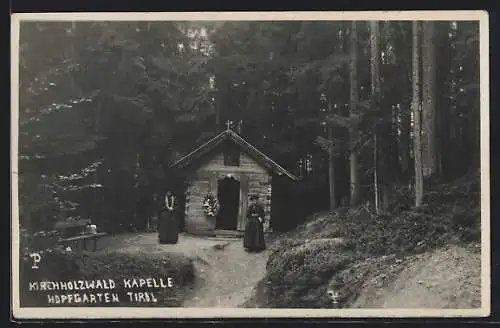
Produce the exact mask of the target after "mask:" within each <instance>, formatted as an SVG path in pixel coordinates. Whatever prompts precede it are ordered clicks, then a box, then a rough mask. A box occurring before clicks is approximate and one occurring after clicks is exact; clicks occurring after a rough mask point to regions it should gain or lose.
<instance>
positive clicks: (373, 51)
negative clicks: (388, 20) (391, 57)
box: [370, 21, 386, 213]
mask: <svg viewBox="0 0 500 328" xmlns="http://www.w3.org/2000/svg"><path fill="white" fill-rule="evenodd" d="M379 35H380V33H379V22H378V21H370V58H371V59H370V68H371V69H370V71H371V94H372V104H373V106H374V107H375V109H376V110H379V109H380V99H381V94H380V92H381V90H380V65H379V64H380V63H379V61H380V56H379ZM378 131H379V124H378V122H375V127H374V129H373V140H374V142H373V147H374V148H373V154H374V156H373V161H374V165H373V166H374V174H373V186H374V191H375V192H374V193H375V210H376V212H377V213H379V211H380V207H381V204H380V191H381V188H380V182H381V181H380V172H379V165H378V161H379V160H380V158H379V157H380V156H379V148H380V146H381V145H380V144H381V142H380V141H381V140H383V138H380V136H379V135H378ZM384 198H386V197H384ZM382 206H384V205H382Z"/></svg>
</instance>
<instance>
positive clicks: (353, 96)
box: [349, 21, 359, 205]
mask: <svg viewBox="0 0 500 328" xmlns="http://www.w3.org/2000/svg"><path fill="white" fill-rule="evenodd" d="M351 27H352V29H351V33H350V36H351V38H350V39H351V40H350V41H351V42H350V46H351V47H350V57H351V60H350V62H349V81H350V97H349V116H350V117H353V115H354V114H355V113H354V112H355V111H356V107H357V106H358V102H359V94H358V76H357V58H358V56H357V47H358V36H357V30H356V21H353V22H352V26H351ZM357 139H358V127H357V126H356V125H355V124H351V126H350V127H349V143H350V147H349V167H350V186H351V188H350V189H351V190H350V203H351V205H355V204H357V203H358V199H359V174H358V154H357V150H356V148H355V144H356V141H357Z"/></svg>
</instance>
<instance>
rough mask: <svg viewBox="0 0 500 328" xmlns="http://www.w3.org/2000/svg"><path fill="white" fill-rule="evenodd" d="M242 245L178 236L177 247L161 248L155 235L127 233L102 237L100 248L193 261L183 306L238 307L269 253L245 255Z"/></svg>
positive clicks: (230, 240) (259, 276)
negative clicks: (193, 274)
mask: <svg viewBox="0 0 500 328" xmlns="http://www.w3.org/2000/svg"><path fill="white" fill-rule="evenodd" d="M242 243H243V241H242V240H241V239H234V238H218V239H214V238H207V237H195V236H189V235H185V234H181V235H180V236H179V242H178V243H177V244H174V245H161V244H159V243H158V236H157V234H156V233H139V234H137V233H135V234H132V233H131V234H124V235H119V236H113V237H107V238H104V239H103V241H102V243H100V248H103V249H107V250H115V251H121V252H130V253H138V252H147V253H149V254H157V255H158V256H161V255H162V254H165V253H166V252H169V253H180V254H183V255H185V256H187V257H189V258H192V259H193V261H194V265H195V270H196V282H195V286H194V288H193V290H192V291H191V293H190V295H189V296H188V298H187V300H186V301H185V303H184V306H185V307H238V306H240V305H241V304H243V303H244V302H245V301H247V300H248V299H249V298H250V297H251V295H252V292H253V289H254V287H255V285H256V284H257V282H258V281H259V280H261V279H262V278H263V277H264V275H265V273H266V263H267V258H268V256H269V251H264V252H261V253H247V252H245V250H244V249H243V244H242Z"/></svg>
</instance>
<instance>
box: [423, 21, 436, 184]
mask: <svg viewBox="0 0 500 328" xmlns="http://www.w3.org/2000/svg"><path fill="white" fill-rule="evenodd" d="M422 24H423V37H422V68H423V69H422V75H423V77H422V78H423V84H422V98H423V99H422V100H423V107H422V164H423V174H424V177H430V176H431V175H433V174H435V173H436V172H437V158H436V108H435V107H436V106H435V94H434V92H435V90H434V89H435V80H436V65H435V62H436V58H435V48H434V47H435V46H434V22H433V21H426V22H423V23H422Z"/></svg>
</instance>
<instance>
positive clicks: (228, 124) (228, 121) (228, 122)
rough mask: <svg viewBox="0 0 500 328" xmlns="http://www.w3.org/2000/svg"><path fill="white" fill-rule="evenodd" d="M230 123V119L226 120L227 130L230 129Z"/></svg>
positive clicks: (231, 122)
mask: <svg viewBox="0 0 500 328" xmlns="http://www.w3.org/2000/svg"><path fill="white" fill-rule="evenodd" d="M231 124H233V121H230V120H227V121H226V126H227V130H230V128H231Z"/></svg>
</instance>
